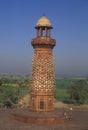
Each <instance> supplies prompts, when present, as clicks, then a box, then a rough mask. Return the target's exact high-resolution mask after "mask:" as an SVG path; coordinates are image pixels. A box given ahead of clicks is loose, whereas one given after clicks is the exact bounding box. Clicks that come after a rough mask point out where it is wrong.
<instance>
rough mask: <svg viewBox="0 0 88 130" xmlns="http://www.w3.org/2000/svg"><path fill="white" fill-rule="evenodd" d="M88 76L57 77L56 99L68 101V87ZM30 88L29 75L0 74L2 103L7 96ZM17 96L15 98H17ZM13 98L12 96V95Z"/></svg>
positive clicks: (0, 98)
mask: <svg viewBox="0 0 88 130" xmlns="http://www.w3.org/2000/svg"><path fill="white" fill-rule="evenodd" d="M81 79H85V80H86V81H87V87H88V79H86V78H79V77H74V78H60V77H59V78H56V79H55V99H56V100H60V101H68V100H69V94H68V92H67V89H68V87H69V86H70V85H71V84H73V83H75V82H76V81H78V80H81ZM29 88H30V78H29V76H0V104H1V105H3V104H4V102H5V100H6V96H7V97H8V96H9V97H11V95H10V94H13V95H15V96H16V97H17V98H20V97H22V96H23V95H25V94H27V93H28V92H29ZM16 97H15V98H16ZM11 98H12V97H11Z"/></svg>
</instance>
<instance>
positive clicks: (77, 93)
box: [68, 80, 88, 104]
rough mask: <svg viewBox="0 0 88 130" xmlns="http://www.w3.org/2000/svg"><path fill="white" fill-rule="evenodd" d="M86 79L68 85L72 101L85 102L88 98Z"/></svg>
mask: <svg viewBox="0 0 88 130" xmlns="http://www.w3.org/2000/svg"><path fill="white" fill-rule="evenodd" d="M86 85H87V82H86V80H79V81H77V82H76V83H74V84H71V86H69V87H68V93H69V95H70V101H71V102H74V103H76V104H83V103H85V102H86V100H87V98H88V87H86Z"/></svg>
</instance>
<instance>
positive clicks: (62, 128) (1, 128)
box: [0, 102, 88, 130]
mask: <svg viewBox="0 0 88 130" xmlns="http://www.w3.org/2000/svg"><path fill="white" fill-rule="evenodd" d="M55 107H56V109H57V111H58V113H60V114H63V112H64V111H66V112H67V113H70V114H71V115H72V117H73V119H72V121H69V122H68V121H66V122H64V123H60V124H59V123H58V124H50V125H46V124H44V125H39V124H29V123H23V122H19V121H16V120H13V119H12V118H11V117H10V115H11V113H16V112H18V113H19V112H22V111H25V109H17V108H12V109H5V108H2V109H0V130H88V108H87V106H85V107H83V106H81V107H79V106H77V107H74V106H67V105H66V104H63V103H61V102H58V103H55ZM70 107H73V109H72V110H69V108H70ZM26 111H27V110H26ZM26 114H28V113H26Z"/></svg>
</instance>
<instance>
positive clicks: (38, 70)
mask: <svg viewBox="0 0 88 130" xmlns="http://www.w3.org/2000/svg"><path fill="white" fill-rule="evenodd" d="M39 24H41V23H39ZM36 28H37V27H36ZM50 28H51V27H43V26H42V27H41V26H39V27H38V28H37V37H36V38H34V39H32V46H33V48H34V55H33V59H32V75H31V93H30V110H31V111H53V110H54V105H53V103H54V89H55V78H54V60H53V53H52V49H53V47H54V46H55V43H56V41H55V39H52V38H51V37H50ZM43 31H45V36H43Z"/></svg>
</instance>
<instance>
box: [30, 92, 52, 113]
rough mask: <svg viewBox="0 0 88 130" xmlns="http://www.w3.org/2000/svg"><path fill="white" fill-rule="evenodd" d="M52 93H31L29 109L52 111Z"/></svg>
mask: <svg viewBox="0 0 88 130" xmlns="http://www.w3.org/2000/svg"><path fill="white" fill-rule="evenodd" d="M53 102H54V95H52V94H51V93H49V94H47V93H38V94H35V93H31V95H30V111H35V112H40V111H41V112H47V111H54V104H53Z"/></svg>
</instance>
